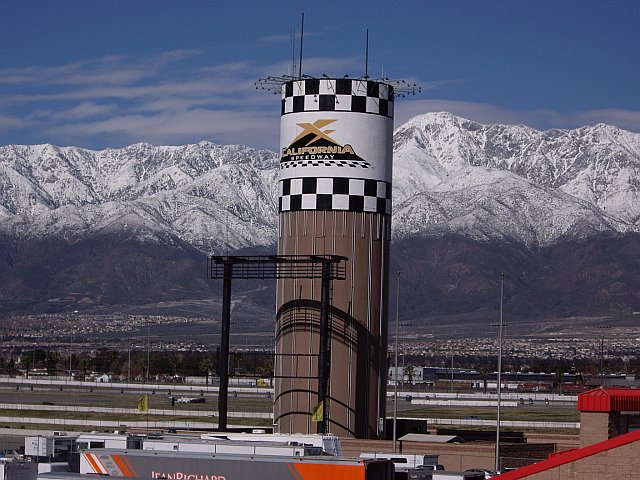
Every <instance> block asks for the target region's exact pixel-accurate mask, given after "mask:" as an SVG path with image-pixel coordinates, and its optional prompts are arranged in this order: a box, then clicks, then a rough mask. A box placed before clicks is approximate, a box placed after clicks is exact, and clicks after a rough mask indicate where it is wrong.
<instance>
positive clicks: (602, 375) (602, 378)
mask: <svg viewBox="0 0 640 480" xmlns="http://www.w3.org/2000/svg"><path fill="white" fill-rule="evenodd" d="M596 328H599V329H600V386H601V387H604V386H605V384H606V383H607V377H606V376H605V373H604V330H605V329H606V328H611V326H610V325H597V326H596Z"/></svg>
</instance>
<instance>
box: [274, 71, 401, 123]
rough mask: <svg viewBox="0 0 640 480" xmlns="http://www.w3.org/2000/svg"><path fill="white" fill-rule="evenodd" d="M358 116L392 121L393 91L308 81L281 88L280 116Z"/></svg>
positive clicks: (370, 84)
mask: <svg viewBox="0 0 640 480" xmlns="http://www.w3.org/2000/svg"><path fill="white" fill-rule="evenodd" d="M298 112H357V113H370V114H374V115H383V116H385V117H389V118H393V87H392V86H391V85H387V84H386V83H381V82H374V81H371V80H351V79H346V78H310V79H305V80H292V81H290V82H287V83H285V84H284V85H282V111H281V114H282V115H286V114H288V113H298Z"/></svg>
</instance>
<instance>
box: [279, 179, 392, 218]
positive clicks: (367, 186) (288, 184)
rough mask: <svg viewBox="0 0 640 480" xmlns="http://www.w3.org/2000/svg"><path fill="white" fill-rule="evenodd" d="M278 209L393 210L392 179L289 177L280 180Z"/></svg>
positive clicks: (291, 210)
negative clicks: (390, 181) (387, 180)
mask: <svg viewBox="0 0 640 480" xmlns="http://www.w3.org/2000/svg"><path fill="white" fill-rule="evenodd" d="M278 187H279V190H280V191H279V198H278V212H294V211H299V210H346V211H349V212H375V213H384V214H387V215H390V214H391V183H389V182H383V181H379V180H370V179H362V178H342V177H336V178H315V177H305V178H286V179H284V180H280V181H279V182H278Z"/></svg>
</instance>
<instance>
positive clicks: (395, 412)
mask: <svg viewBox="0 0 640 480" xmlns="http://www.w3.org/2000/svg"><path fill="white" fill-rule="evenodd" d="M399 333H400V270H398V280H397V286H396V348H395V362H394V372H393V373H394V375H393V453H396V436H397V435H396V434H397V428H398V426H397V424H398V334H399ZM403 375H404V372H403Z"/></svg>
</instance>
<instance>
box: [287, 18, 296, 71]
mask: <svg viewBox="0 0 640 480" xmlns="http://www.w3.org/2000/svg"><path fill="white" fill-rule="evenodd" d="M289 36H290V37H291V76H293V75H295V74H296V27H293V28H292V29H291V33H290V34H289Z"/></svg>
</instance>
